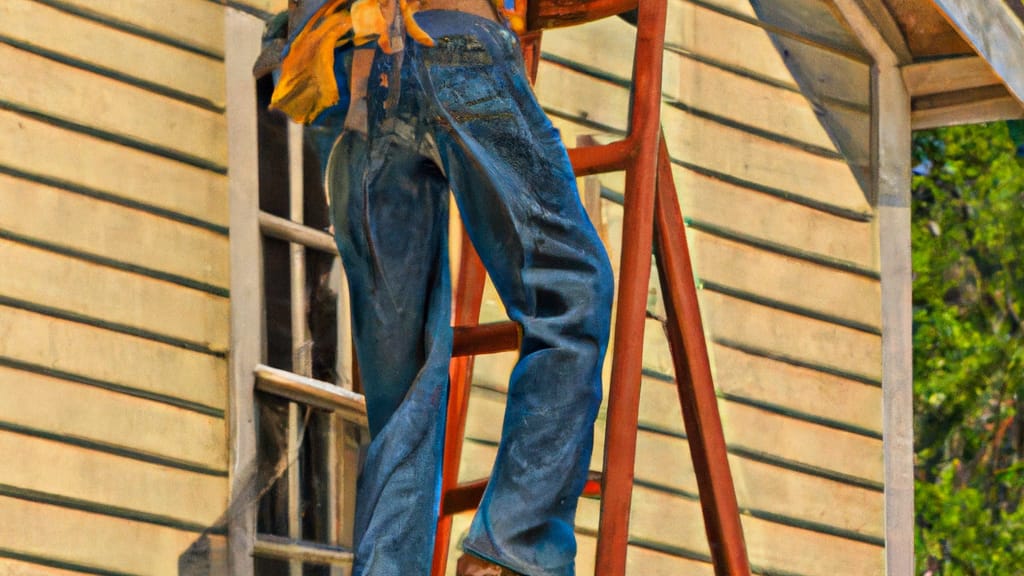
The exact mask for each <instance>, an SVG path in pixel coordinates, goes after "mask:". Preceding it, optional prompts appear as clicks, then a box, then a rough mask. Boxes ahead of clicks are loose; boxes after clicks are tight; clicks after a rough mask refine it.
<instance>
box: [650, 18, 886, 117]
mask: <svg viewBox="0 0 1024 576" xmlns="http://www.w3.org/2000/svg"><path fill="white" fill-rule="evenodd" d="M668 10H669V12H668V20H667V21H666V25H667V28H666V33H665V34H666V36H665V42H666V44H667V45H668V46H669V48H670V50H679V51H682V52H683V53H691V54H694V55H696V56H697V57H699V58H702V59H709V60H711V61H714V62H718V63H721V64H723V65H726V66H729V67H733V68H737V69H740V70H747V71H750V72H752V73H754V74H756V75H758V76H762V77H765V78H767V79H770V80H772V81H775V82H779V83H781V84H783V85H786V86H791V87H793V88H797V87H798V84H797V82H796V80H795V79H794V78H793V74H792V72H791V71H790V69H789V67H788V66H787V58H786V57H785V56H784V55H783V54H781V53H780V50H779V47H778V46H777V45H776V44H775V43H774V42H773V39H772V38H773V37H772V36H771V35H770V34H769V33H767V32H765V31H764V30H763V29H761V28H759V27H757V26H755V25H753V24H750V23H747V22H743V21H741V20H737V19H735V18H730V17H728V16H725V15H722V14H719V13H717V12H714V11H711V10H708V9H707V8H704V7H701V6H697V5H695V4H691V3H689V2H669V4H668ZM786 46H787V47H788V48H789V49H790V50H791V51H795V52H796V53H798V54H813V55H814V56H813V59H814V60H816V61H817V62H820V63H821V65H820V66H819V67H818V69H817V72H818V74H817V75H814V74H809V75H808V77H807V79H806V80H807V84H806V85H805V87H804V88H805V91H806V92H807V93H809V94H814V95H816V96H818V97H828V98H837V99H839V100H842V101H847V102H850V103H852V104H855V105H859V106H866V105H867V104H868V103H869V102H870V97H869V93H868V92H867V91H866V90H861V89H860V88H859V87H861V86H863V87H868V86H869V84H868V82H869V80H870V78H869V76H868V75H867V72H868V67H867V66H866V65H865V64H863V63H860V62H857V61H854V60H851V59H850V58H847V57H845V56H842V55H840V54H835V53H831V52H827V51H824V50H821V49H820V48H817V47H814V46H811V45H807V44H802V43H800V42H795V41H793V42H788V43H787V44H786ZM804 59H805V60H810V59H811V58H804ZM812 87H813V89H810V88H812Z"/></svg>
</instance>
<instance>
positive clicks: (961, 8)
mask: <svg viewBox="0 0 1024 576" xmlns="http://www.w3.org/2000/svg"><path fill="white" fill-rule="evenodd" d="M934 2H935V5H936V6H938V7H939V9H941V10H942V11H943V12H944V13H945V15H946V17H947V18H949V20H950V21H951V22H952V23H953V25H954V26H956V27H957V28H958V29H959V32H960V33H961V35H963V36H964V37H965V38H966V39H967V41H968V42H970V43H971V45H972V46H973V47H974V50H975V51H976V52H977V53H978V55H980V56H981V57H983V58H985V60H987V61H988V62H989V64H991V65H992V69H993V70H995V72H996V74H998V75H999V77H1000V78H1002V79H1003V82H1004V83H1005V84H1006V87H1007V88H1009V90H1010V92H1011V93H1012V94H1013V95H1014V97H1015V98H1016V99H1017V101H1018V102H1021V103H1024V58H1021V49H1020V47H1021V46H1024V22H1021V20H1020V18H1018V17H1017V15H1016V14H1014V13H1013V11H1012V10H1011V9H1010V6H1009V5H1008V3H1007V2H1005V0H934Z"/></svg>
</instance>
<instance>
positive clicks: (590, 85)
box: [538, 70, 871, 215]
mask: <svg viewBox="0 0 1024 576" xmlns="http://www.w3.org/2000/svg"><path fill="white" fill-rule="evenodd" d="M538 97H539V99H540V101H541V103H542V105H544V106H548V107H551V108H555V109H557V110H562V111H564V112H566V113H569V114H574V115H578V116H583V117H586V118H587V119H588V120H592V121H595V122H600V123H603V124H607V125H610V126H613V127H616V128H619V129H624V128H625V111H626V110H628V104H627V101H628V92H627V91H626V90H625V89H623V88H620V87H617V86H613V85H611V84H608V83H603V82H599V81H596V80H594V79H592V78H589V77H588V76H586V75H584V74H580V73H577V72H573V71H568V70H565V71H561V72H560V73H559V74H557V75H554V74H551V73H550V72H547V73H545V71H544V70H541V74H540V75H539V77H538ZM662 115H663V121H664V129H665V135H666V138H667V140H668V147H669V150H670V151H671V153H672V155H673V157H675V158H680V159H682V160H684V161H686V162H689V163H692V164H695V165H698V166H702V167H704V168H707V169H710V170H715V171H718V172H722V173H725V174H727V175H729V176H731V177H735V178H740V179H743V180H746V181H751V182H756V183H759V184H761V185H764V186H769V187H772V188H776V189H779V190H784V191H786V192H788V193H791V194H792V195H794V196H798V197H803V198H805V199H806V200H807V201H809V202H816V203H823V204H827V205H831V206H835V207H836V208H839V209H842V210H846V211H850V212H853V213H857V214H865V215H867V214H870V212H871V207H870V205H869V204H868V202H867V200H866V199H865V196H864V193H863V191H862V190H861V188H860V185H859V184H858V182H857V180H856V179H855V178H854V176H853V173H852V172H851V169H850V167H849V166H848V165H847V164H846V162H845V161H843V160H839V159H834V158H826V157H823V156H820V155H816V154H812V153H810V152H807V151H805V150H801V149H799V148H796V147H793V146H788V145H786V144H783V143H780V142H776V141H773V140H771V139H769V138H766V137H763V136H760V135H757V134H753V133H751V132H749V131H744V130H742V129H739V128H736V127H732V126H727V125H724V124H722V123H719V122H715V121H712V120H709V119H707V118H703V117H700V116H698V115H695V114H692V113H689V112H685V111H683V110H678V109H674V108H671V107H666V108H665V109H664V110H663V114H662Z"/></svg>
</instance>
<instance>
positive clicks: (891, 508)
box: [874, 66, 914, 575]
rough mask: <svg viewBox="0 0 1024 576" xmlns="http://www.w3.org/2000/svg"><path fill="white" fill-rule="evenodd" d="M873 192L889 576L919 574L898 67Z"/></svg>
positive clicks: (886, 77)
mask: <svg viewBox="0 0 1024 576" xmlns="http://www.w3.org/2000/svg"><path fill="white" fill-rule="evenodd" d="M874 92H875V106H874V107H875V115H874V116H875V124H874V131H875V132H876V133H877V137H876V141H877V147H876V149H875V154H876V156H875V166H876V168H875V190H876V191H877V192H876V193H877V198H878V234H879V264H880V267H881V276H882V402H883V410H882V414H883V418H884V422H883V429H882V434H883V446H884V450H885V545H886V568H887V571H888V573H889V574H891V575H898V574H913V573H914V401H913V390H914V371H913V336H912V333H911V332H912V325H913V316H912V311H911V291H912V288H911V286H912V280H911V247H910V185H911V181H910V154H911V140H910V94H909V92H908V91H907V89H906V86H905V85H904V83H903V77H902V75H901V74H900V71H899V69H898V68H897V67H895V66H879V67H878V68H877V69H876V76H875V88H874Z"/></svg>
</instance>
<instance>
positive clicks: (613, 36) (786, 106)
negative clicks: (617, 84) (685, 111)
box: [544, 18, 835, 151]
mask: <svg viewBox="0 0 1024 576" xmlns="http://www.w3.org/2000/svg"><path fill="white" fill-rule="evenodd" d="M633 36H635V33H634V31H633V28H632V27H630V26H629V25H628V24H626V23H625V22H624V21H622V20H621V19H618V18H608V19H604V20H598V21H596V22H593V23H590V24H587V25H585V26H574V27H570V28H564V29H559V30H554V31H552V32H551V33H545V35H544V50H545V53H548V52H550V53H552V54H554V55H556V56H557V57H558V58H564V59H566V60H569V61H571V62H573V63H575V64H576V65H579V66H582V67H586V68H590V69H594V70H601V71H602V72H604V73H608V74H613V75H615V76H618V77H620V78H623V79H628V78H630V75H631V71H632V58H631V49H632V41H633ZM594 38H601V39H602V49H601V50H600V51H597V50H593V49H592V48H593V45H594ZM608 44H610V45H608ZM551 65H552V64H550V63H547V62H545V63H544V66H551ZM556 69H557V68H556ZM663 86H664V92H665V94H666V95H667V96H668V97H670V98H674V99H676V100H679V101H680V102H682V103H683V104H686V105H687V106H692V107H694V108H697V109H699V110H702V111H705V112H707V113H711V114H716V115H718V116H722V117H724V118H728V119H730V120H733V121H736V122H741V123H744V124H749V125H751V126H754V127H756V128H759V129H762V130H767V131H770V132H776V133H779V134H781V135H784V136H787V137H789V138H793V139H795V140H798V141H802V142H806V143H808V144H810V145H814V146H819V147H822V148H826V149H831V150H833V151H834V150H835V148H834V146H833V145H832V141H831V140H830V139H829V136H828V134H826V133H825V131H824V130H823V129H822V127H821V124H820V123H819V121H818V118H817V116H816V115H815V111H814V108H813V107H812V106H811V104H810V103H809V102H808V101H807V99H806V98H804V97H803V96H801V95H800V94H799V93H797V92H795V91H793V90H787V89H785V88H781V87H779V86H776V85H772V84H766V83H764V82H759V81H757V80H754V79H752V78H750V77H745V76H742V75H740V74H737V73H734V72H729V71H726V70H724V69H722V68H718V67H715V66H711V65H708V64H705V63H702V62H699V61H697V60H694V59H692V58H686V57H683V56H681V55H679V54H677V53H674V52H666V54H665V73H664V75H663Z"/></svg>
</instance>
